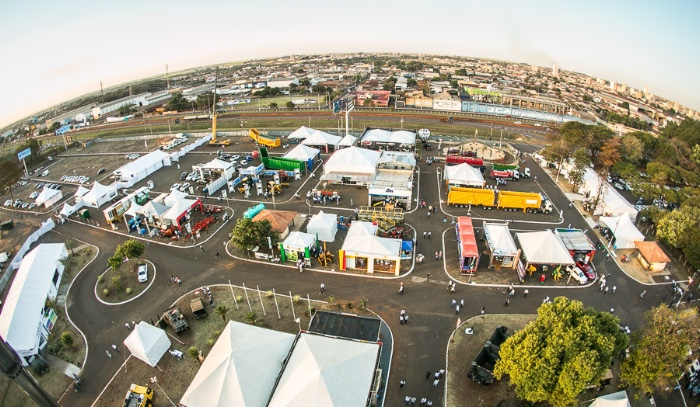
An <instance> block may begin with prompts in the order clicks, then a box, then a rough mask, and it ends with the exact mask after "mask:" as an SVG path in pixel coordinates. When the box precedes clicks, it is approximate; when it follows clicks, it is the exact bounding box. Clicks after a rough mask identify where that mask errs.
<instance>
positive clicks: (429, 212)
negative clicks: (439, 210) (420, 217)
mask: <svg viewBox="0 0 700 407" xmlns="http://www.w3.org/2000/svg"><path fill="white" fill-rule="evenodd" d="M431 213H432V212H430V211H428V219H430V214H431Z"/></svg>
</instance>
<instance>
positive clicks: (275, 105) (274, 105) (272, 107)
mask: <svg viewBox="0 0 700 407" xmlns="http://www.w3.org/2000/svg"><path fill="white" fill-rule="evenodd" d="M277 106H278V105H277V103H275V102H272V103H270V109H271V110H275V109H277Z"/></svg>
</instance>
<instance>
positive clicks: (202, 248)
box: [199, 244, 204, 253]
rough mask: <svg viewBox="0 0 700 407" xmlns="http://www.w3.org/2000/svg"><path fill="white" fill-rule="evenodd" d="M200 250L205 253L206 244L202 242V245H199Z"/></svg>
mask: <svg viewBox="0 0 700 407" xmlns="http://www.w3.org/2000/svg"><path fill="white" fill-rule="evenodd" d="M199 250H201V251H202V253H204V246H202V245H201V244H200V245H199Z"/></svg>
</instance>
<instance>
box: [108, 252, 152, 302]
mask: <svg viewBox="0 0 700 407" xmlns="http://www.w3.org/2000/svg"><path fill="white" fill-rule="evenodd" d="M140 264H147V265H148V281H146V282H145V283H139V281H138V277H137V275H136V270H138V267H139V265H140ZM152 278H153V267H152V266H151V265H150V264H149V263H147V262H145V261H143V260H133V261H127V262H124V263H122V264H121V266H119V268H118V269H116V270H112V269H111V268H110V269H107V270H106V271H105V272H104V273H102V274H101V275H100V277H98V279H97V297H98V298H99V299H101V300H102V301H104V302H107V303H112V304H117V303H120V302H123V301H127V300H129V299H131V298H134V297H136V296H137V295H139V294H140V293H141V292H143V291H144V290H145V289H146V288H148V283H149V281H150V280H151V279H152Z"/></svg>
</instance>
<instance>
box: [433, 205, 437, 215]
mask: <svg viewBox="0 0 700 407" xmlns="http://www.w3.org/2000/svg"><path fill="white" fill-rule="evenodd" d="M435 212H437V205H436V206H433V213H435Z"/></svg>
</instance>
